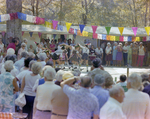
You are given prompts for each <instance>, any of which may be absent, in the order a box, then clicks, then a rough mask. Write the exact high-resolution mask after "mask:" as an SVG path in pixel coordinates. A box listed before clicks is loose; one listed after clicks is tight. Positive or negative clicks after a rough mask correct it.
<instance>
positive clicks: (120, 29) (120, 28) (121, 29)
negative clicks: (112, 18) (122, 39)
mask: <svg viewBox="0 0 150 119" xmlns="http://www.w3.org/2000/svg"><path fill="white" fill-rule="evenodd" d="M118 29H119V31H120V34H121V36H122V33H123V30H124V27H118Z"/></svg>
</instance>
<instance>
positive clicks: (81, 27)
mask: <svg viewBox="0 0 150 119" xmlns="http://www.w3.org/2000/svg"><path fill="white" fill-rule="evenodd" d="M79 27H80V31H81V33H82V32H83V29H84V27H85V25H83V24H79Z"/></svg>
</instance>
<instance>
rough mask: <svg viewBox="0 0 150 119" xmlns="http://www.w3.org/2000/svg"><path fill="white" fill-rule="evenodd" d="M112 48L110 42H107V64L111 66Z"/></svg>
mask: <svg viewBox="0 0 150 119" xmlns="http://www.w3.org/2000/svg"><path fill="white" fill-rule="evenodd" d="M111 51H112V48H111V44H110V42H108V43H107V47H106V49H105V53H106V66H110V61H111V60H112V54H111Z"/></svg>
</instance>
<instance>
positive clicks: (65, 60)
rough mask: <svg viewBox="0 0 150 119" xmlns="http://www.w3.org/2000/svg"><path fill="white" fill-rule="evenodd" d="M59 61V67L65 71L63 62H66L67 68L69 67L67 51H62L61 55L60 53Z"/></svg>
mask: <svg viewBox="0 0 150 119" xmlns="http://www.w3.org/2000/svg"><path fill="white" fill-rule="evenodd" d="M59 59H60V61H61V66H62V68H63V69H65V66H64V64H65V62H67V66H68V67H69V63H68V56H67V50H66V49H65V50H63V53H62V55H60V57H59Z"/></svg>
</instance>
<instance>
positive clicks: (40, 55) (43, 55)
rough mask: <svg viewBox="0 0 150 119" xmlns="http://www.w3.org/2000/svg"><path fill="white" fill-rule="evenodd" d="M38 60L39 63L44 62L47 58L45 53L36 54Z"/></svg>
mask: <svg viewBox="0 0 150 119" xmlns="http://www.w3.org/2000/svg"><path fill="white" fill-rule="evenodd" d="M38 58H39V59H40V60H41V61H44V60H45V59H46V58H47V55H46V53H40V54H38Z"/></svg>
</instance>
